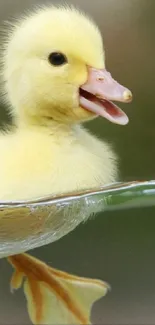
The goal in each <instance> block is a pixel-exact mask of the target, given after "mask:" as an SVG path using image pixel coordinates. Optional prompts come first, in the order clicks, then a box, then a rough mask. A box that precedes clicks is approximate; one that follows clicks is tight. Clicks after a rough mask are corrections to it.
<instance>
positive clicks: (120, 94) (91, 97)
mask: <svg viewBox="0 0 155 325" xmlns="http://www.w3.org/2000/svg"><path fill="white" fill-rule="evenodd" d="M131 100H132V93H131V91H130V90H129V89H127V88H125V87H123V86H122V85H120V84H119V83H118V82H117V81H115V80H114V79H113V78H112V76H111V74H110V73H109V72H108V71H106V70H105V69H103V70H99V69H93V68H90V67H89V68H88V80H87V82H86V83H85V84H84V85H82V86H81V87H80V106H81V107H82V108H84V109H87V110H89V111H91V112H93V113H94V114H96V115H99V116H102V117H105V118H106V119H108V120H109V121H110V122H113V123H116V124H121V125H126V124H127V123H128V121H129V119H128V117H127V115H126V114H125V113H124V112H123V111H122V110H121V109H120V108H119V107H118V106H116V105H115V104H114V103H113V102H112V101H119V102H124V103H128V102H130V101H131Z"/></svg>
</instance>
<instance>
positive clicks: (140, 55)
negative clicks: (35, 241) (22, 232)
mask: <svg viewBox="0 0 155 325" xmlns="http://www.w3.org/2000/svg"><path fill="white" fill-rule="evenodd" d="M39 3H46V1H44V2H43V1H37V0H36V1H33V0H27V1H26V2H24V1H22V0H0V20H1V23H2V22H3V20H5V19H9V18H10V17H12V16H13V15H14V14H15V15H17V16H18V14H19V15H20V13H21V12H23V10H24V9H25V8H26V9H29V8H31V7H32V6H33V4H39ZM48 3H51V1H50V2H49V1H48ZM52 3H58V1H52ZM59 3H60V2H59ZM68 3H72V4H76V5H77V6H78V7H80V8H81V9H84V10H85V11H87V12H88V13H90V14H91V15H92V16H93V17H94V18H95V20H96V22H97V23H98V25H99V27H100V28H101V31H102V34H103V40H104V45H105V50H106V64H107V68H108V70H110V71H111V73H112V75H113V77H114V78H115V79H117V80H118V81H120V83H122V84H124V85H126V86H127V87H128V88H130V89H131V90H132V92H133V95H134V100H133V103H132V104H130V105H121V106H122V107H123V108H124V109H125V111H126V112H127V114H128V116H129V118H130V123H129V125H128V126H126V127H121V126H117V125H113V124H110V123H108V122H107V121H105V120H103V119H97V120H96V121H93V122H91V123H89V125H87V126H88V127H89V128H90V129H91V130H92V131H94V132H95V133H96V134H98V135H99V136H101V137H102V138H105V139H107V140H108V141H109V142H111V143H112V144H113V146H114V148H115V150H116V152H117V153H118V155H119V157H120V178H121V180H124V181H126V180H137V179H140V180H141V179H154V178H155V177H154V174H155V167H154V165H155V145H154V142H155V90H154V87H155V1H154V0H95V1H94V2H92V3H91V1H89V0H85V1H84V2H83V1H82V0H72V1H69V0H68ZM0 117H1V122H4V120H5V119H6V117H7V116H6V113H5V107H1V116H0ZM154 212H155V209H154V208H152V207H150V208H147V209H145V208H143V209H132V210H125V211H121V212H118V211H117V212H108V213H107V212H106V213H101V214H100V215H98V216H96V218H95V219H93V220H90V221H89V222H88V223H86V224H85V225H81V226H80V227H78V228H77V229H75V231H74V232H72V233H70V234H69V235H67V236H66V237H64V238H62V239H61V240H59V241H58V242H56V243H53V244H51V245H48V246H45V247H42V248H39V249H35V250H34V251H32V252H31V253H32V254H33V255H34V256H36V257H38V258H41V259H43V260H44V261H46V262H48V263H49V265H51V266H53V267H57V268H60V269H62V270H65V271H68V272H73V273H74V274H78V275H81V276H88V277H95V278H100V279H103V280H105V281H107V282H109V283H110V285H111V287H112V291H111V292H110V293H109V294H108V295H107V296H106V297H105V298H103V299H102V300H100V301H99V302H98V303H97V304H96V305H95V306H94V308H93V313H92V317H93V320H94V322H95V323H96V324H97V323H98V324H107V325H116V324H119V325H121V324H123V325H127V324H128V325H134V324H135V325H142V324H147V325H149V324H155V215H154ZM11 274H12V270H11V267H10V266H9V265H8V264H7V262H6V261H5V260H0V324H3V325H5V324H16V325H18V324H21V325H22V324H23V325H26V324H30V322H29V319H28V316H27V311H26V304H25V299H24V297H23V292H17V293H16V294H14V295H11V294H10V291H9V279H10V276H11Z"/></svg>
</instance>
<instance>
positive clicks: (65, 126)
mask: <svg viewBox="0 0 155 325" xmlns="http://www.w3.org/2000/svg"><path fill="white" fill-rule="evenodd" d="M13 122H14V124H15V125H16V127H17V128H18V129H28V130H30V129H31V130H32V129H33V130H34V129H35V130H39V131H42V132H46V133H49V134H54V135H56V134H59V136H60V135H61V134H63V135H64V134H71V133H74V131H76V130H77V129H79V128H80V125H79V124H75V123H74V124H72V123H63V122H58V121H55V120H53V119H51V118H47V117H41V118H40V117H39V116H38V117H36V116H35V117H33V116H31V117H27V118H23V119H22V118H21V117H18V118H17V117H16V118H13Z"/></svg>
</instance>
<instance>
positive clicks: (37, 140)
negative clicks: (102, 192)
mask: <svg viewBox="0 0 155 325" xmlns="http://www.w3.org/2000/svg"><path fill="white" fill-rule="evenodd" d="M75 35H76V37H75ZM3 61H4V71H3V79H4V83H5V92H6V96H5V97H6V99H7V102H8V103H9V107H10V112H11V113H12V115H13V117H14V122H15V125H16V127H15V128H14V129H13V131H10V132H6V133H5V134H2V135H1V137H0V154H1V159H0V200H3V201H4V200H28V199H34V198H38V197H41V196H46V195H56V194H62V193H66V192H71V191H74V190H76V191H77V190H83V189H91V188H95V187H98V186H101V185H105V184H108V183H111V182H113V181H115V180H116V177H117V166H116V157H115V154H114V153H113V151H112V150H111V148H110V147H109V145H107V144H106V143H105V142H103V141H100V140H99V139H97V138H96V137H95V136H93V135H91V134H90V133H89V132H88V131H87V130H85V129H84V128H83V127H82V126H81V123H83V122H85V121H87V120H90V119H92V118H95V117H96V116H97V115H101V116H104V117H106V118H107V119H109V120H110V121H112V122H115V123H119V124H126V123H127V118H126V116H125V114H124V113H122V112H121V110H120V109H118V108H117V107H116V106H114V104H112V103H111V102H110V101H108V98H109V99H110V100H120V101H128V99H129V97H130V96H131V93H130V92H129V91H128V90H127V89H126V88H124V87H123V86H121V85H119V84H118V83H117V82H116V81H114V80H113V79H112V77H111V75H110V74H109V73H108V72H107V71H106V70H105V62H104V51H103V45H102V38H101V35H100V32H99V30H98V28H97V27H96V25H95V24H94V23H93V22H92V21H91V20H90V19H89V18H88V17H86V16H85V15H83V14H82V13H80V12H78V11H77V10H75V9H73V8H63V7H61V8H54V7H51V8H43V9H39V10H38V11H36V12H35V13H34V14H32V15H30V16H28V17H26V18H24V19H23V20H21V21H20V22H19V23H18V24H17V25H16V26H14V27H13V30H12V31H11V34H10V36H9V39H8V41H7V43H6V46H5V51H4V58H3Z"/></svg>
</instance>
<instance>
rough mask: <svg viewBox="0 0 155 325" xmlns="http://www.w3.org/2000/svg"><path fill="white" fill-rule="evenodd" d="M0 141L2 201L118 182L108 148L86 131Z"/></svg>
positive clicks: (26, 135)
mask: <svg viewBox="0 0 155 325" xmlns="http://www.w3.org/2000/svg"><path fill="white" fill-rule="evenodd" d="M6 142H7V143H6V144H5V145H4V142H2V143H1V141H0V150H1V157H2V158H1V161H0V180H1V182H0V200H25V199H33V198H38V197H41V196H46V195H55V194H56V195H57V194H58V195H59V194H62V193H67V192H72V191H74V190H75V191H77V190H83V189H91V188H95V187H98V186H102V185H105V184H108V183H111V182H113V181H115V180H116V177H117V166H116V159H115V158H116V157H115V154H114V153H113V151H112V150H111V148H110V147H109V145H107V144H106V143H104V142H102V141H100V140H98V139H97V138H96V137H94V136H92V135H91V134H89V133H88V132H87V131H85V130H83V129H79V130H78V133H77V132H75V134H74V133H72V134H71V135H68V136H66V135H65V136H62V137H61V136H57V135H51V134H48V133H43V134H42V133H41V132H35V131H31V132H30V131H28V130H27V131H24V132H21V133H20V134H16V135H14V136H12V137H10V138H8V139H7V141H6Z"/></svg>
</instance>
